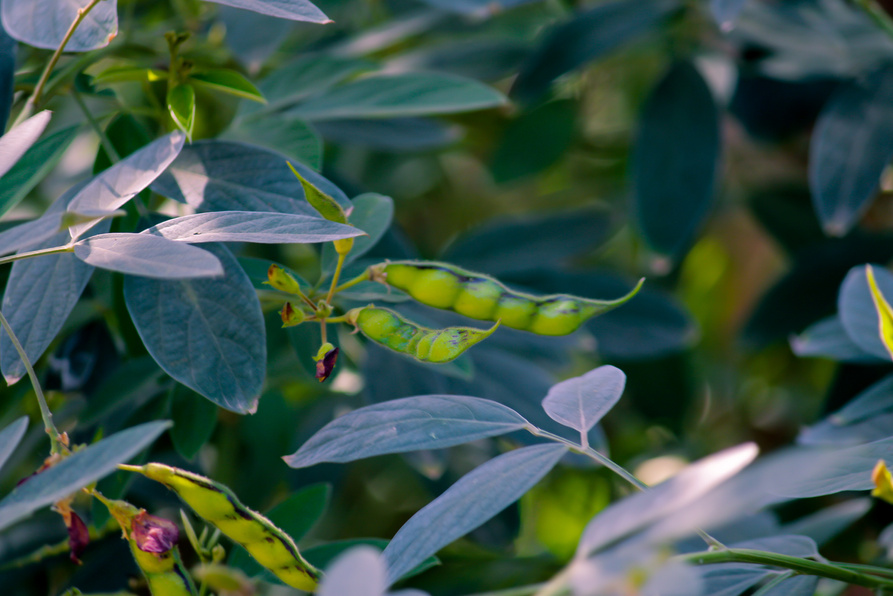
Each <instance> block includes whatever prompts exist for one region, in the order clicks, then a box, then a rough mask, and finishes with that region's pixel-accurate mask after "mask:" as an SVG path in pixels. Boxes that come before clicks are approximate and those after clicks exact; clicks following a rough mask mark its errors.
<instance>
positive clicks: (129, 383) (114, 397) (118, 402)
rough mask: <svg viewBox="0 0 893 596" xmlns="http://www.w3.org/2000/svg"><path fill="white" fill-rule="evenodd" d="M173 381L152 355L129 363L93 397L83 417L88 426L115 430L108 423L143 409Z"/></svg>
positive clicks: (120, 368)
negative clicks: (119, 415)
mask: <svg viewBox="0 0 893 596" xmlns="http://www.w3.org/2000/svg"><path fill="white" fill-rule="evenodd" d="M169 383H170V379H168V378H167V376H166V375H165V374H164V373H163V372H162V371H161V369H160V368H158V365H157V364H156V363H155V361H154V360H153V359H152V358H150V357H149V356H140V357H139V358H134V359H133V360H128V361H126V362H124V363H122V364H120V365H119V366H117V367H116V368H115V370H114V371H113V372H112V373H110V374H109V376H108V377H106V378H105V379H104V380H103V382H102V383H101V384H100V385H99V387H98V388H97V389H96V391H94V392H93V393H92V394H91V395H90V400H89V402H88V403H87V406H86V407H85V408H84V410H83V411H82V412H81V414H80V422H81V424H84V425H85V426H89V425H93V424H96V423H97V422H100V421H102V423H103V427H104V428H110V427H111V428H114V424H112V423H110V422H109V418H113V417H114V416H115V415H116V414H120V413H121V412H122V410H126V411H127V412H130V411H131V410H135V409H139V408H141V407H142V406H143V405H144V404H145V403H146V402H148V401H149V400H151V399H152V398H153V397H156V396H157V395H159V394H160V393H161V392H162V391H163V390H165V389H166V387H167V385H168V384H169Z"/></svg>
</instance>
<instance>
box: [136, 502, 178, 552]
mask: <svg viewBox="0 0 893 596" xmlns="http://www.w3.org/2000/svg"><path fill="white" fill-rule="evenodd" d="M130 529H131V531H132V535H133V540H134V542H135V543H136V547H137V548H138V549H140V550H141V551H143V552H146V553H166V552H167V551H169V550H171V549H172V548H173V547H174V545H175V544H176V543H177V540H178V539H179V538H180V531H179V530H178V529H177V525H176V524H175V523H173V522H171V521H168V520H166V519H164V518H162V517H156V516H154V515H149V514H148V513H146V512H145V511H140V512H139V513H138V514H136V515H135V516H134V517H133V522H132V523H131V526H130Z"/></svg>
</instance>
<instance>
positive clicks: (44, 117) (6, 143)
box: [0, 5, 53, 177]
mask: <svg viewBox="0 0 893 596" xmlns="http://www.w3.org/2000/svg"><path fill="white" fill-rule="evenodd" d="M4 6H5V5H4ZM52 115H53V113H52V112H50V111H49V110H44V111H42V112H40V113H39V114H37V115H35V116H31V117H30V118H28V119H27V120H25V121H24V122H22V123H21V124H19V125H18V126H16V127H15V128H13V129H11V130H10V131H9V132H7V133H6V134H4V135H3V136H0V176H3V177H5V174H6V173H7V172H9V170H10V168H12V167H13V166H14V165H15V164H16V162H17V161H19V159H21V157H22V156H23V155H25V152H26V151H28V149H29V148H30V147H31V146H32V145H33V144H34V143H36V142H37V139H39V138H40V135H41V134H43V130H44V129H45V128H46V127H47V124H49V123H50V117H51V116H52Z"/></svg>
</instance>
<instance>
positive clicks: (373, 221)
mask: <svg viewBox="0 0 893 596" xmlns="http://www.w3.org/2000/svg"><path fill="white" fill-rule="evenodd" d="M351 203H353V211H351V212H350V215H349V216H348V218H347V221H348V222H349V223H350V225H352V226H356V227H357V229H358V230H362V231H364V232H365V233H366V236H361V237H359V238H357V239H356V240H354V243H353V248H352V249H351V251H350V252H349V253H348V255H347V257H346V258H345V259H344V264H345V265H348V264H350V263H352V262H354V261H356V260H357V259H358V258H359V257H361V256H363V255H364V254H366V253H367V252H369V250H370V249H371V248H372V247H373V246H375V244H376V243H377V242H378V241H379V240H381V237H382V236H384V233H385V232H386V231H387V230H388V228H389V227H390V226H391V220H392V219H393V218H394V200H393V199H392V198H391V197H386V196H383V195H379V194H375V193H366V194H362V195H360V196H358V197H354V199H353V200H352V201H351ZM337 261H338V255H337V253H336V252H335V248H334V245H332V244H326V245H325V246H323V248H322V270H323V271H325V272H328V273H331V272H333V271H334V270H335V264H336V263H337Z"/></svg>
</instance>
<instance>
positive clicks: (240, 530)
mask: <svg viewBox="0 0 893 596" xmlns="http://www.w3.org/2000/svg"><path fill="white" fill-rule="evenodd" d="M118 467H119V468H120V469H122V470H128V471H130V472H137V473H139V474H142V475H143V476H145V477H146V478H149V479H151V480H155V481H156V482H160V483H161V484H163V485H165V486H167V487H168V488H169V489H171V490H173V491H174V492H175V493H177V495H178V496H179V497H180V499H182V500H183V501H184V502H185V503H186V504H187V505H189V506H190V507H191V508H192V509H193V511H195V513H196V514H198V515H199V516H201V517H202V518H204V519H205V521H207V522H208V523H210V524H212V525H214V526H216V527H217V528H219V529H220V531H221V532H222V533H223V534H225V535H226V536H228V537H229V538H230V539H232V540H233V541H234V542H237V543H238V544H240V545H241V546H242V547H243V548H244V549H245V550H247V551H248V553H249V554H250V555H251V556H252V557H254V559H255V560H256V561H257V562H258V563H260V564H261V565H263V566H264V567H266V568H267V569H269V570H270V571H272V572H273V573H274V574H275V575H276V577H278V578H279V579H280V580H282V581H283V582H284V583H285V584H287V585H289V586H291V587H293V588H297V589H299V590H304V591H307V592H312V591H314V590H316V586H317V585H318V584H319V580H320V577H321V575H322V574H321V573H320V571H319V570H318V569H316V568H315V567H313V566H312V565H311V564H310V563H308V562H307V561H306V560H305V559H304V557H302V556H301V553H300V552H299V551H298V547H297V546H296V545H295V542H294V540H292V538H291V536H289V535H288V534H286V533H285V532H283V531H282V530H281V529H279V528H278V527H276V525H274V524H273V522H271V521H270V520H268V519H267V518H266V517H264V516H263V515H261V514H260V513H258V512H256V511H253V510H251V509H249V508H247V507H245V506H244V505H243V504H242V503H241V502H240V501H239V499H238V498H237V497H236V495H235V494H233V492H232V491H231V490H230V489H229V488H227V487H226V486H223V485H222V484H219V483H217V482H214V481H213V480H211V479H210V478H205V477H204V476H200V475H199V474H193V473H192V472H187V471H186V470H181V469H179V468H174V467H171V466H167V465H164V464H158V463H148V464H145V465H143V466H129V465H123V464H122V465H119V466H118Z"/></svg>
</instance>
